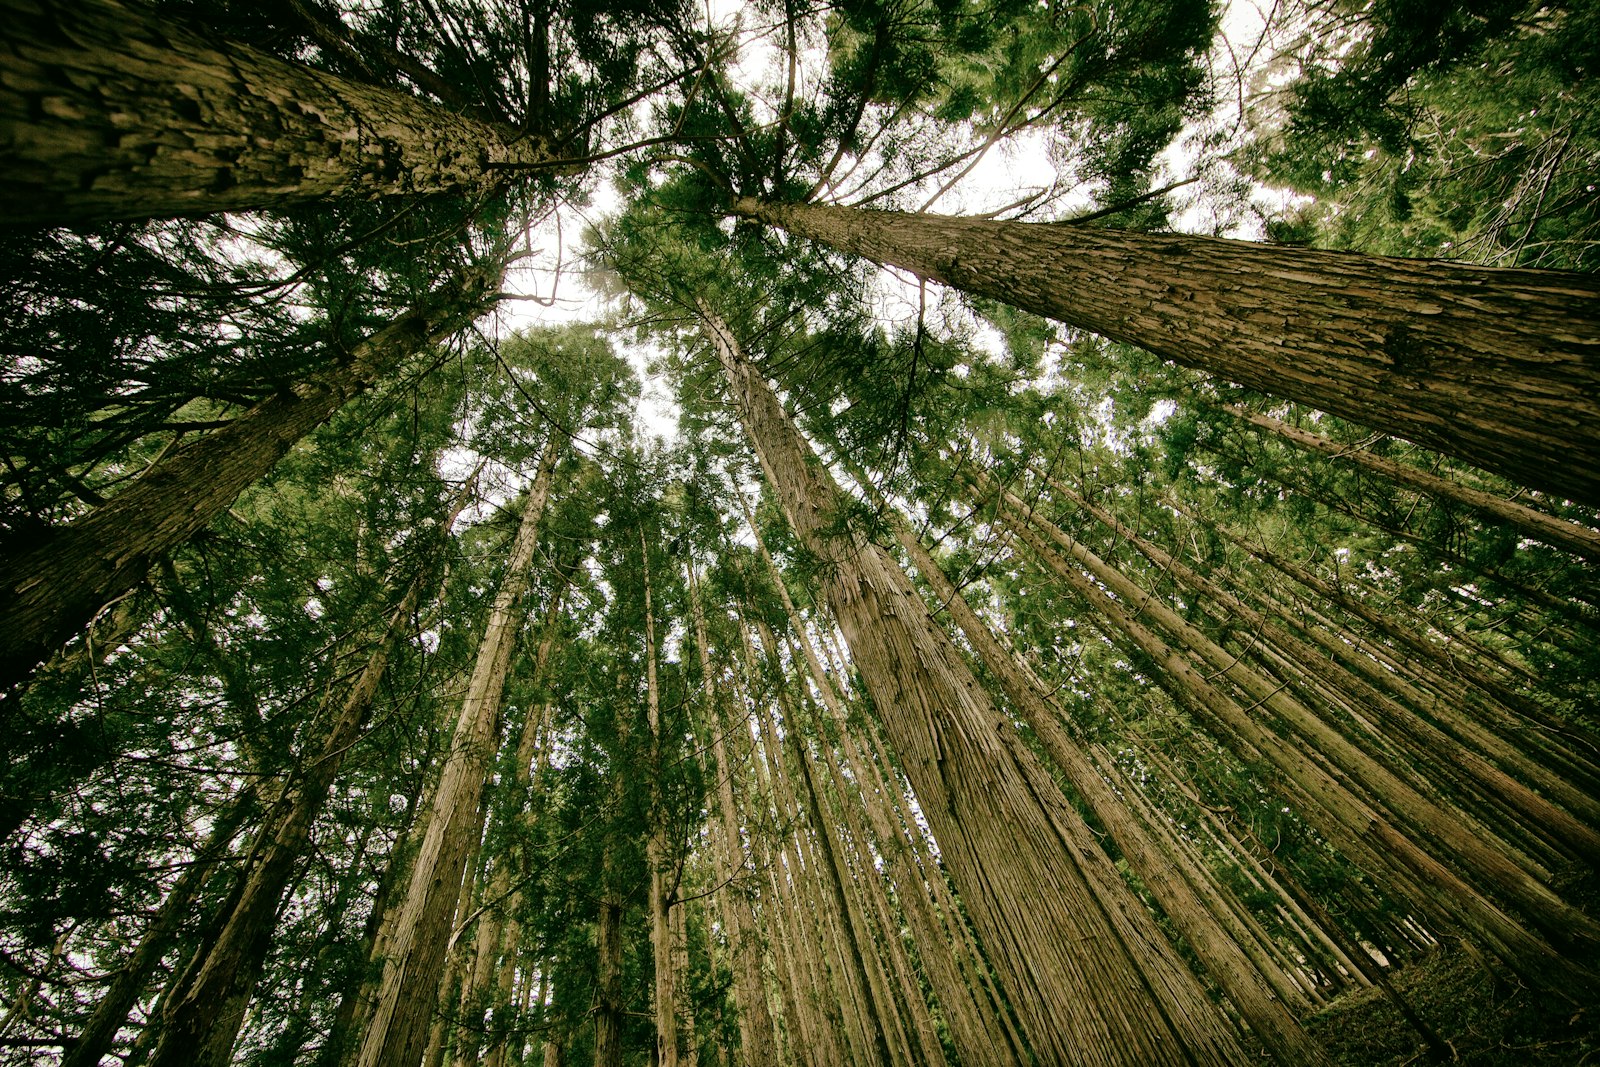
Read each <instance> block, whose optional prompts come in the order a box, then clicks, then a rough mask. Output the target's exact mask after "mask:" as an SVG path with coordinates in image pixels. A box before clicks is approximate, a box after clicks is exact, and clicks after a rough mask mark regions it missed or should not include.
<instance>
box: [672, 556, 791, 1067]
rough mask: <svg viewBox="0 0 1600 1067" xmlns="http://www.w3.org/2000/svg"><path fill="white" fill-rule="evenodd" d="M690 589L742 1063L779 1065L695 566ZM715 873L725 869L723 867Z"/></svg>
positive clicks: (721, 897) (720, 703) (723, 720)
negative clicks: (743, 878)
mask: <svg viewBox="0 0 1600 1067" xmlns="http://www.w3.org/2000/svg"><path fill="white" fill-rule="evenodd" d="M688 589H689V609H690V615H691V619H692V622H693V624H694V635H695V646H696V650H697V652H698V655H699V659H700V677H701V683H700V684H701V687H702V692H703V693H704V697H703V699H704V700H705V702H706V705H707V707H708V709H709V714H707V715H706V730H705V732H706V733H707V734H709V735H710V748H711V755H712V758H713V759H714V760H715V761H716V773H717V786H716V792H717V803H716V807H717V813H718V816H719V821H720V826H719V827H718V829H720V831H721V842H720V844H721V850H720V851H721V852H722V861H723V862H722V866H723V868H725V870H726V873H725V875H724V876H725V877H726V878H727V879H728V880H729V883H730V884H729V887H728V889H727V890H726V891H725V892H723V893H721V894H719V898H718V899H719V901H720V902H721V903H722V905H723V909H722V910H723V914H724V916H725V917H726V920H725V921H726V922H727V927H728V932H727V937H728V951H729V954H730V955H732V957H733V965H734V1000H735V1002H736V1004H737V1005H738V1011H739V1019H738V1022H739V1046H740V1051H741V1052H742V1053H743V1055H744V1062H745V1063H747V1064H749V1067H778V1064H779V1060H778V1041H777V1032H776V1030H775V1029H774V1027H773V1022H772V1009H771V1007H770V1006H769V1005H768V1003H767V990H766V981H765V979H764V978H763V977H762V973H761V955H762V953H761V942H760V941H759V940H758V939H757V937H756V936H755V935H756V932H757V931H758V930H759V929H760V927H759V926H758V925H757V923H756V917H755V912H754V910H753V909H752V908H751V907H750V901H749V898H748V897H747V896H746V895H745V894H744V893H743V892H741V891H740V890H739V888H738V887H736V886H734V885H733V884H732V883H733V881H734V878H735V872H740V871H742V870H743V869H744V867H745V854H744V843H743V838H742V837H741V835H740V833H739V810H738V805H737V803H736V802H735V800H734V795H733V794H734V790H733V764H732V763H731V762H730V761H729V757H728V746H727V745H725V744H724V743H723V734H724V733H726V732H727V730H728V728H729V727H728V724H727V716H726V715H725V714H724V709H723V703H724V702H723V700H722V699H721V695H722V689H721V687H720V686H719V685H717V681H716V678H715V676H714V675H713V673H712V666H711V649H710V645H709V643H708V641H709V637H708V633H707V627H706V616H705V606H704V605H703V604H702V603H701V601H700V582H699V580H698V579H697V578H696V576H695V575H694V573H693V571H690V573H689V580H688ZM713 836H715V835H713ZM717 873H718V874H723V873H724V872H723V871H720V870H719V871H718V872H717Z"/></svg>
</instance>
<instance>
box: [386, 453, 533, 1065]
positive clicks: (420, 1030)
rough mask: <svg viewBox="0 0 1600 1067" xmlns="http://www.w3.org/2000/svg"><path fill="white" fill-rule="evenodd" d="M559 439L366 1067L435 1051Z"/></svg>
mask: <svg viewBox="0 0 1600 1067" xmlns="http://www.w3.org/2000/svg"><path fill="white" fill-rule="evenodd" d="M549 434H550V436H549V439H548V440H547V441H546V443H545V448H544V454H543V455H542V456H541V457H540V460H539V470H538V473H537V474H536V475H535V476H534V480H533V483H532V484H531V485H530V486H529V487H528V491H527V494H526V498H525V501H524V504H523V513H522V523H521V525H520V526H519V527H518V529H517V535H516V539H515V540H514V541H513V542H512V545H511V550H510V552H509V554H508V556H507V559H506V569H505V574H504V576H503V577H502V578H501V579H500V588H499V589H498V590H496V592H495V598H494V603H493V604H492V605H491V607H490V609H489V618H488V621H487V622H486V623H485V625H484V633H483V639H482V640H481V641H480V642H479V644H478V655H477V659H476V661H475V662H474V664H473V668H472V677H471V679H470V681H469V682H468V683H467V692H466V695H465V696H464V697H463V698H462V701H461V714H460V716H459V718H458V719H457V721H456V728H455V733H454V736H453V738H452V740H451V745H450V754H449V756H448V757H446V759H445V764H444V767H443V769H442V770H441V771H440V772H439V786H438V789H437V790H436V791H435V793H434V798H433V813H432V817H431V819H430V821H429V824H428V832H427V835H426V836H425V837H424V838H423V842H422V849H421V852H420V853H419V854H418V856H417V860H416V863H415V865H414V866H413V867H412V870H411V880H410V883H409V885H408V886H407V889H406V896H405V903H404V904H403V905H402V906H401V909H400V912H399V914H398V916H397V918H396V922H395V926H394V932H393V936H392V937H391V939H390V941H389V944H388V947H387V950H386V952H385V955H386V959H385V963H384V969H383V979H382V982H381V984H380V986H379V990H378V996H377V998H376V1002H375V1004H374V1008H373V1014H372V1017H371V1020H370V1022H369V1023H368V1026H367V1030H366V1033H365V1034H364V1035H363V1037H362V1042H361V1050H360V1052H359V1054H358V1055H357V1058H356V1064H357V1067H416V1063H417V1061H418V1059H419V1058H420V1057H421V1056H422V1053H423V1049H424V1046H425V1045H426V1043H427V1039H428V1023H429V1020H430V1019H431V1018H432V1015H433V1010H434V1007H435V1004H436V1001H437V998H438V995H439V980H440V977H441V975H442V973H443V968H444V964H445V952H446V948H447V945H448V942H449V940H450V929H451V920H452V918H453V916H454V912H455V906H456V901H457V898H458V897H459V895H460V892H461V884H462V877H463V875H464V874H465V869H466V865H467V860H468V858H469V856H470V855H471V854H472V851H473V849H474V847H475V846H476V845H477V843H478V841H477V836H478V835H477V833H476V832H475V828H476V826H477V825H478V805H479V803H480V801H481V794H482V792H483V787H484V783H485V781H486V780H487V776H488V772H489V765H490V761H491V758H492V755H493V748H494V743H495V738H496V736H497V735H498V733H499V727H500V703H501V697H502V695H503V694H504V690H505V682H506V672H507V671H508V670H509V669H510V664H511V653H512V651H513V649H514V648H515V646H516V637H517V632H518V631H519V630H520V629H521V612H520V611H519V610H518V608H519V602H520V601H521V599H522V597H523V594H525V593H526V592H527V590H528V586H529V584H530V582H531V574H530V571H531V565H532V562H533V557H534V550H535V549H536V548H537V547H538V541H539V520H540V517H541V516H542V514H543V512H544V507H545V501H546V500H547V499H548V497H549V494H550V483H551V480H552V478H553V476H554V472H555V463H556V458H557V455H558V451H557V443H558V439H559V436H560V434H559V431H558V430H556V428H555V427H553V426H552V427H550V428H549Z"/></svg>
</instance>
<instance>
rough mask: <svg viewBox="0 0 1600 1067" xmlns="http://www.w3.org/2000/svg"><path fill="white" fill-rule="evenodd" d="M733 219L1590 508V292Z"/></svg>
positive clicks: (1599, 500)
mask: <svg viewBox="0 0 1600 1067" xmlns="http://www.w3.org/2000/svg"><path fill="white" fill-rule="evenodd" d="M733 212H734V213H735V214H737V215H741V216H744V217H746V218H751V219H756V220H759V221H761V222H764V223H767V224H769V225H773V226H779V227H782V228H783V229H785V230H788V231H789V232H791V233H794V234H796V235H798V236H801V237H808V238H810V239H812V240H815V241H821V242H822V243H824V244H828V245H832V246H833V247H835V248H838V249H841V250H843V251H846V252H852V253H855V254H856V255H860V256H865V257H867V258H869V259H873V260H876V261H877V262H879V263H886V264H891V265H893V266H897V267H902V268H904V269H906V270H910V271H914V272H915V273H916V274H918V275H920V276H922V277H925V278H931V279H933V280H935V281H938V282H942V283H944V284H947V285H951V286H954V287H955V288H957V289H961V290H963V291H965V292H969V293H973V294H975V295H978V296H986V297H990V298H992V299H995V300H1001V301H1004V302H1006V303H1008V304H1013V305H1015V306H1017V307H1020V308H1024V309H1026V310H1028V311H1032V312H1035V313H1037V314H1040V315H1047V316H1049V317H1051V318H1054V319H1059V320H1060V321H1062V322H1065V323H1067V324H1068V325H1071V326H1076V327H1079V328H1081V329H1086V330H1092V331H1093V332H1095V333H1097V334H1100V335H1101V336H1103V337H1107V338H1110V339H1111V340H1114V341H1122V342H1125V343H1127V344H1133V345H1138V346H1139V347H1141V348H1144V349H1146V350H1148V351H1150V352H1154V353H1155V354H1156V355H1158V356H1161V357H1163V358H1165V359H1170V360H1172V361H1173V362H1175V363H1179V364H1182V365H1183V366H1186V367H1195V368H1198V369H1200V370H1205V371H1210V372H1212V373H1214V374H1218V375H1221V376H1222V377H1224V378H1226V379H1228V380H1230V381H1235V382H1239V383H1240V384H1242V385H1247V386H1250V387H1251V388H1253V389H1258V390H1260V391H1261V392H1264V393H1268V394H1270V395H1272V396H1281V397H1285V398H1287V399H1290V400H1297V401H1300V402H1302V403H1306V404H1310V405H1312V406H1314V407H1318V408H1321V409H1322V410H1324V411H1328V412H1331V413H1333V414H1335V415H1338V416H1340V417H1341V418H1346V419H1350V420H1352V421H1354V422H1360V423H1365V424H1368V425H1373V424H1377V425H1379V426H1381V427H1382V428H1383V429H1385V430H1386V431H1389V432H1393V433H1394V434H1396V435H1398V436H1401V437H1405V438H1407V439H1409V440H1412V441H1416V442H1417V443H1418V444H1422V445H1426V446H1427V447H1429V448H1432V449H1434V450H1435V451H1438V452H1443V453H1446V454H1447V455H1453V456H1459V457H1460V458H1462V459H1465V460H1467V461H1468V462H1469V463H1473V464H1475V465H1477V466H1479V467H1482V468H1484V469H1485V470H1491V471H1495V472H1497V473H1499V474H1502V475H1505V476H1506V477H1508V478H1510V479H1511V480H1512V481H1515V482H1517V483H1518V484H1521V485H1527V486H1532V487H1534V488H1539V489H1545V490H1549V491H1552V492H1556V493H1560V494H1562V495H1565V496H1570V497H1572V498H1574V499H1576V500H1580V501H1583V502H1584V503H1587V504H1597V505H1600V278H1595V277H1594V276H1592V275H1581V274H1565V273H1559V272H1554V271H1536V270H1520V269H1502V268H1493V267H1473V266H1466V265H1462V264H1455V263H1440V262H1431V261H1424V260H1409V259H1394V258H1389V257H1381V256H1362V255H1355V254H1352V253H1347V252H1329V251H1323V250H1320V249H1309V248H1291V247H1285V246H1281V245H1265V244H1252V243H1248V242H1243V241H1227V240H1221V239H1218V238H1214V237H1192V236H1188V235H1184V234H1142V233H1129V232H1121V231H1116V230H1108V229H1103V228H1098V227H1089V226H1073V225H1069V224H1060V223H1025V222H996V221H992V220H985V219H965V218H951V217H948V216H943V215H913V214H905V213H902V212H895V211H864V210H860V209H855V208H843V207H831V206H824V205H817V204H770V203H764V202H762V201H759V200H753V199H750V198H748V197H745V198H741V199H739V200H737V201H735V202H734V205H733Z"/></svg>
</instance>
